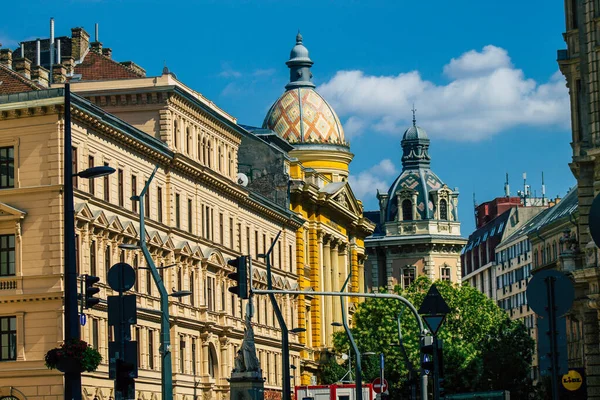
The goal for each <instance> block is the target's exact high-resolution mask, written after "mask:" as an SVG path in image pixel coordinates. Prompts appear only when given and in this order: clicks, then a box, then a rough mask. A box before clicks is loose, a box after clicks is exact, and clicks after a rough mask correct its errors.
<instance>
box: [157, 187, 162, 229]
mask: <svg viewBox="0 0 600 400" xmlns="http://www.w3.org/2000/svg"><path fill="white" fill-rule="evenodd" d="M156 204H157V207H158V222H163V196H162V188H161V187H160V186H159V187H158V189H157V190H156Z"/></svg>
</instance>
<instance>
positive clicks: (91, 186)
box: [88, 156, 96, 196]
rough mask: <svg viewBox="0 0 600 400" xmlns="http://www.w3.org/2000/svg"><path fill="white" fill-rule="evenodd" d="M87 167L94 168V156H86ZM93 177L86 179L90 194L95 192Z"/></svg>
mask: <svg viewBox="0 0 600 400" xmlns="http://www.w3.org/2000/svg"><path fill="white" fill-rule="evenodd" d="M88 168H94V157H92V156H88ZM94 182H95V181H94V180H93V179H89V180H88V185H89V191H90V194H91V195H92V196H94V195H95V194H96V184H95V183H94Z"/></svg>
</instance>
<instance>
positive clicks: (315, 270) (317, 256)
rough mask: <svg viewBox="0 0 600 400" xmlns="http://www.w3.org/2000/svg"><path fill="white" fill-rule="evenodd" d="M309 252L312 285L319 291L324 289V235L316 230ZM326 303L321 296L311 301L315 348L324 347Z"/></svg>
mask: <svg viewBox="0 0 600 400" xmlns="http://www.w3.org/2000/svg"><path fill="white" fill-rule="evenodd" d="M309 251H310V255H309V257H310V266H311V279H310V280H311V285H312V287H313V288H315V289H318V288H321V287H322V280H323V276H322V269H323V233H322V232H320V231H317V230H316V229H311V230H310V231H309ZM323 304H324V301H323V299H322V298H321V297H320V296H314V297H313V299H312V301H311V318H312V327H313V332H312V333H313V339H314V340H313V347H320V346H322V345H323V329H322V326H323V325H324V322H323V320H322V307H323Z"/></svg>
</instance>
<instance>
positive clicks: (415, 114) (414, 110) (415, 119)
mask: <svg viewBox="0 0 600 400" xmlns="http://www.w3.org/2000/svg"><path fill="white" fill-rule="evenodd" d="M412 113H413V126H415V127H416V126H417V109H416V108H415V103H413V108H412Z"/></svg>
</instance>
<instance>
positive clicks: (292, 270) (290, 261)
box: [288, 245, 294, 272]
mask: <svg viewBox="0 0 600 400" xmlns="http://www.w3.org/2000/svg"><path fill="white" fill-rule="evenodd" d="M288 257H289V259H288V262H289V268H290V272H294V260H293V258H292V245H289V246H288Z"/></svg>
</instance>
